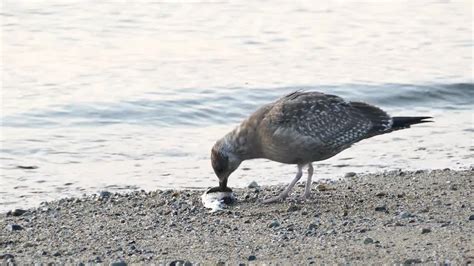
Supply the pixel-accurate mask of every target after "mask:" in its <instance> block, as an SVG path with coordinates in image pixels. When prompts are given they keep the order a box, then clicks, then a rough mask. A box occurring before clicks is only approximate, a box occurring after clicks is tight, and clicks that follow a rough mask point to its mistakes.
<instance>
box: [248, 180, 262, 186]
mask: <svg viewBox="0 0 474 266" xmlns="http://www.w3.org/2000/svg"><path fill="white" fill-rule="evenodd" d="M247 187H248V188H260V186H259V185H258V184H257V182H255V181H252V182H250V184H249V185H248V186H247Z"/></svg>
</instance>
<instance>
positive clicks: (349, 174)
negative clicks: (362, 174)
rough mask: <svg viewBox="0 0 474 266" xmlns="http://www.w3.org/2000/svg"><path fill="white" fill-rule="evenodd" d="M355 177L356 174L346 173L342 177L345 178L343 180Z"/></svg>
mask: <svg viewBox="0 0 474 266" xmlns="http://www.w3.org/2000/svg"><path fill="white" fill-rule="evenodd" d="M356 175H357V174H356V173H354V172H347V173H346V174H345V175H344V177H345V178H349V177H354V176H356Z"/></svg>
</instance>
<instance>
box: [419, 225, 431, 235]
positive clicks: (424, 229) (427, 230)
mask: <svg viewBox="0 0 474 266" xmlns="http://www.w3.org/2000/svg"><path fill="white" fill-rule="evenodd" d="M421 233H422V234H428V233H431V228H428V227H425V228H423V229H421Z"/></svg>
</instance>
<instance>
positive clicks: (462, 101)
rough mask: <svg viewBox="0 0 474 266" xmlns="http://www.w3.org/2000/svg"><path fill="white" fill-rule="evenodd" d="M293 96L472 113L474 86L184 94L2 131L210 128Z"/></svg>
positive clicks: (71, 109) (55, 112) (25, 116)
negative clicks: (299, 93)
mask: <svg viewBox="0 0 474 266" xmlns="http://www.w3.org/2000/svg"><path fill="white" fill-rule="evenodd" d="M295 90H303V91H321V92H324V93H330V94H335V95H339V96H341V97H344V98H347V99H348V100H357V101H364V102H367V103H372V104H375V105H378V106H380V107H382V108H384V109H386V110H387V111H389V112H390V111H394V110H406V109H416V108H424V109H442V110H469V109H470V110H472V109H474V108H473V107H474V102H473V101H474V100H473V99H474V84H473V83H456V84H430V85H411V84H384V85H358V84H355V85H354V84H352V85H351V84H349V85H327V86H292V87H276V88H239V87H235V88H212V89H209V88H184V89H177V90H166V91H163V90H162V91H158V92H154V93H148V94H146V95H142V96H141V97H137V98H136V99H133V100H123V101H119V102H112V103H100V102H99V103H76V104H68V105H62V106H58V107H51V108H50V109H46V110H33V111H29V112H25V113H21V114H15V115H11V116H7V117H4V118H3V119H2V120H3V121H2V126H4V127H33V128H34V127H71V126H100V125H110V124H139V125H152V126H180V125H181V126H209V125H213V124H227V123H237V122H238V121H240V120H241V119H242V118H243V117H246V116H247V115H248V114H250V113H252V112H253V111H254V110H256V109H257V108H258V107H259V106H261V105H262V104H265V103H268V102H272V101H274V100H276V99H278V98H279V97H281V96H282V95H285V94H287V93H289V92H292V91H295Z"/></svg>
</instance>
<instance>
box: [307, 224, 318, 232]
mask: <svg viewBox="0 0 474 266" xmlns="http://www.w3.org/2000/svg"><path fill="white" fill-rule="evenodd" d="M317 228H318V225H317V224H315V223H310V224H309V225H308V230H310V231H313V230H316V229H317Z"/></svg>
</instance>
